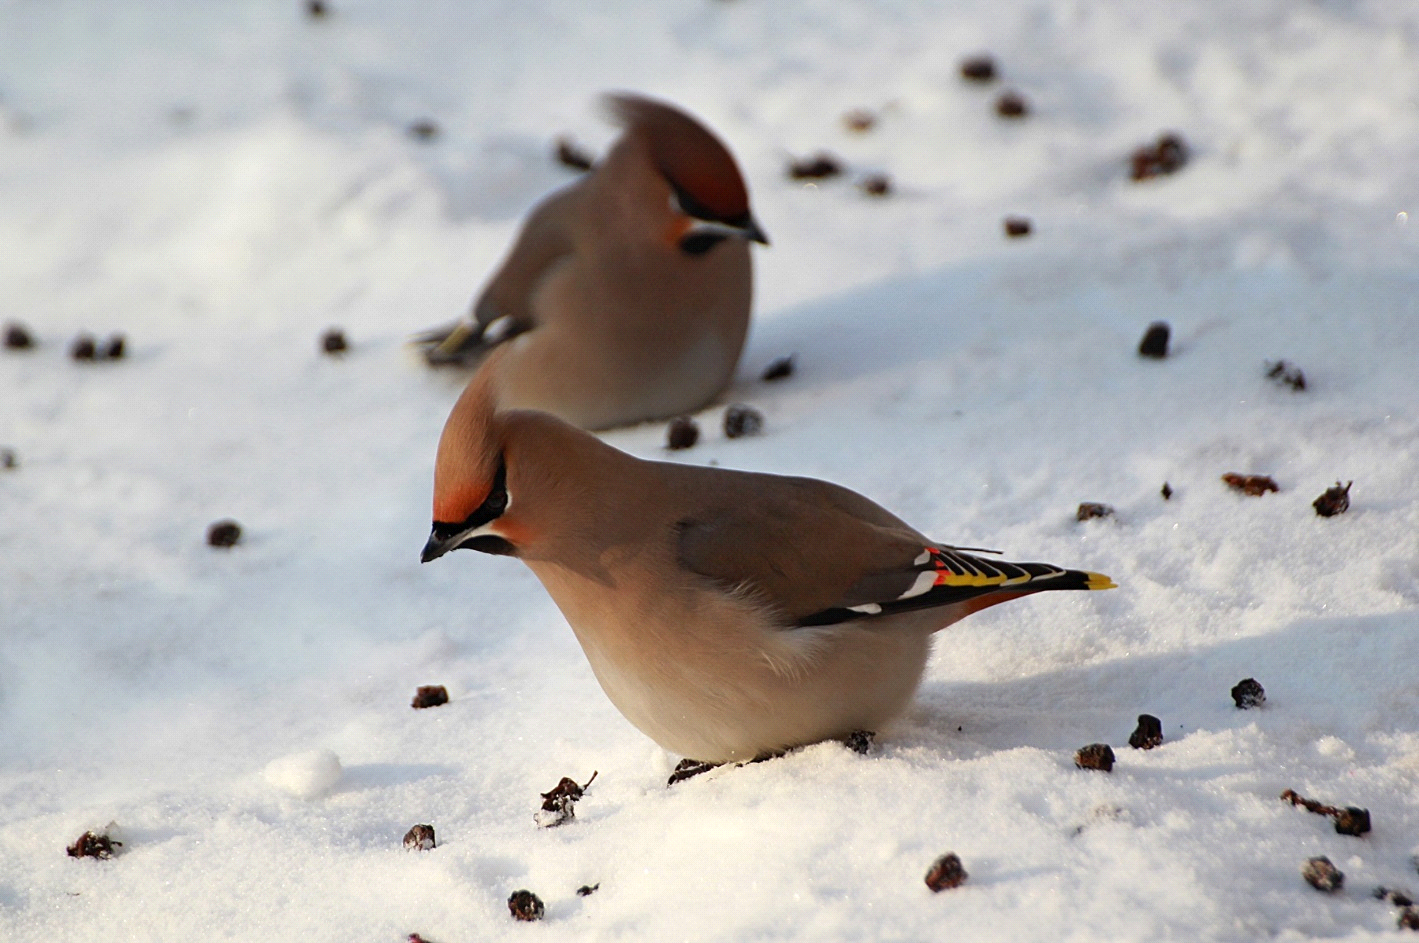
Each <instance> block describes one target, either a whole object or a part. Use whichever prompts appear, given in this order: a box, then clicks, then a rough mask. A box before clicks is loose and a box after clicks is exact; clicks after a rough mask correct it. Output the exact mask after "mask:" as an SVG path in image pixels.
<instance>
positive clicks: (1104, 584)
mask: <svg viewBox="0 0 1419 943" xmlns="http://www.w3.org/2000/svg"><path fill="white" fill-rule="evenodd" d="M1086 575H1087V576H1088V577H1089V582H1088V583H1086V584H1085V587H1084V588H1085V589H1118V584H1117V583H1115V582H1114V581H1113V580H1111V579H1109V578H1108V577H1107V576H1105V575H1104V574H1102V573H1087V574H1086Z"/></svg>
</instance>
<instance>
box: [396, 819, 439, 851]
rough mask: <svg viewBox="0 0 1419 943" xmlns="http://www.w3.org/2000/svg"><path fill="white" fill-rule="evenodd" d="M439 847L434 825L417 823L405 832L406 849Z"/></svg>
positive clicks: (422, 849)
mask: <svg viewBox="0 0 1419 943" xmlns="http://www.w3.org/2000/svg"><path fill="white" fill-rule="evenodd" d="M437 847H438V842H437V841H435V840H434V827H433V826H432V825H415V826H414V827H413V828H411V829H409V831H407V832H405V833H404V850H405V851H432V850H433V849H435V848H437Z"/></svg>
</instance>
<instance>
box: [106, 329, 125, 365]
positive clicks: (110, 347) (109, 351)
mask: <svg viewBox="0 0 1419 943" xmlns="http://www.w3.org/2000/svg"><path fill="white" fill-rule="evenodd" d="M126 344H127V340H126V339H125V338H124V336H123V335H122V334H110V335H109V337H108V341H107V343H105V344H104V345H103V356H104V359H105V360H122V359H123V355H124V353H125V350H124V348H125V346H126Z"/></svg>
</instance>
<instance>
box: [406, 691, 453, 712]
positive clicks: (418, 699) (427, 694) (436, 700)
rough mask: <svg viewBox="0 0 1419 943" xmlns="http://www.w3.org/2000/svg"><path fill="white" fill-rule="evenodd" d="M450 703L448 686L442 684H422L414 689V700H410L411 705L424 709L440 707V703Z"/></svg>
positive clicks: (415, 708) (417, 708)
mask: <svg viewBox="0 0 1419 943" xmlns="http://www.w3.org/2000/svg"><path fill="white" fill-rule="evenodd" d="M447 703H448V688H446V687H444V686H443V685H441V684H425V685H420V686H419V688H418V689H416V690H415V691H414V700H412V701H410V702H409V706H410V707H412V708H414V710H416V711H419V710H423V709H424V708H426V707H438V706H439V705H440V704H447Z"/></svg>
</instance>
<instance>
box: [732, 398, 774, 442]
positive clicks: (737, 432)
mask: <svg viewBox="0 0 1419 943" xmlns="http://www.w3.org/2000/svg"><path fill="white" fill-rule="evenodd" d="M763 431H764V414H763V413H761V412H759V411H758V410H757V409H755V408H753V407H752V406H745V405H743V404H741V403H735V404H734V405H733V406H730V407H729V408H728V409H726V410H725V411H724V435H725V437H726V438H730V439H738V438H740V437H741V436H746V435H758V434H759V433H760V432H763Z"/></svg>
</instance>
